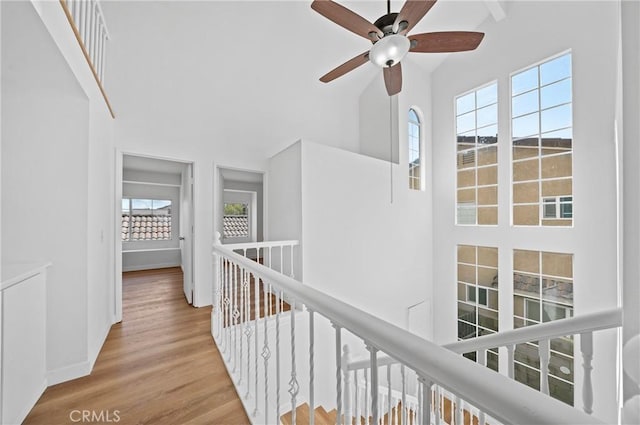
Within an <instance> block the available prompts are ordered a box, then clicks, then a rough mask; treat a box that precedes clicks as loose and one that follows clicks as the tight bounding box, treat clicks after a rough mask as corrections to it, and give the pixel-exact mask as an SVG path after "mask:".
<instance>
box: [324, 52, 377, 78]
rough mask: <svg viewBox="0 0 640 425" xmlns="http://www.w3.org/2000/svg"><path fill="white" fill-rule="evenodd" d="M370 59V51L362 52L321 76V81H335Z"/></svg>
mask: <svg viewBox="0 0 640 425" xmlns="http://www.w3.org/2000/svg"><path fill="white" fill-rule="evenodd" d="M368 61H369V52H368V51H367V52H364V53H360V54H359V55H358V56H356V57H355V58H353V59H349V60H348V61H346V62H345V63H343V64H342V65H340V66H339V67H337V68H335V69H333V70H331V71H329V72H327V73H326V74H325V75H323V76H322V77H320V81H322V82H323V83H328V82H329V81H333V80H335V79H336V78H338V77H342V76H343V75H344V74H346V73H347V72H349V71H353V70H354V69H356V68H357V67H359V66H360V65H362V64H365V63H367V62H368Z"/></svg>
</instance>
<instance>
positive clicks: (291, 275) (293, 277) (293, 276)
mask: <svg viewBox="0 0 640 425" xmlns="http://www.w3.org/2000/svg"><path fill="white" fill-rule="evenodd" d="M290 248H291V251H290V252H291V274H290V275H289V276H290V277H291V279H295V274H294V273H293V245H291V246H290Z"/></svg>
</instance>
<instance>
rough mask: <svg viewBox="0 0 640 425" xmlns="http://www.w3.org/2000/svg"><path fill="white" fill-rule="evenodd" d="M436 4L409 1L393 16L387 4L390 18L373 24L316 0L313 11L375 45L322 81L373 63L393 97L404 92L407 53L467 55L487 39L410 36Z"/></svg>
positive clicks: (457, 34)
mask: <svg viewBox="0 0 640 425" xmlns="http://www.w3.org/2000/svg"><path fill="white" fill-rule="evenodd" d="M436 1H437V0H407V1H406V2H405V4H404V5H403V6H402V9H401V10H400V12H399V13H391V0H387V14H386V15H384V16H381V17H380V18H378V20H377V21H375V22H374V23H373V24H372V23H371V22H369V21H367V20H366V19H364V18H363V17H362V16H360V15H358V14H357V13H354V12H352V11H351V10H349V9H347V8H346V7H344V6H342V5H340V4H338V3H335V2H333V1H331V0H314V2H313V3H311V8H312V9H313V10H315V11H316V12H318V13H319V14H321V15H322V16H324V17H325V18H327V19H329V20H331V21H333V22H335V23H336V24H338V25H340V26H341V27H343V28H346V29H348V30H349V31H351V32H353V33H355V34H358V35H359V36H361V37H364V38H366V39H368V40H369V41H371V42H372V43H373V46H372V47H371V49H370V50H369V51H367V52H364V53H361V54H359V55H358V56H356V57H354V58H353V59H350V60H348V61H347V62H345V63H343V64H342V65H340V66H338V67H337V68H335V69H333V70H332V71H330V72H328V73H327V74H325V75H323V76H322V77H321V78H320V81H322V82H323V83H328V82H329V81H333V80H335V79H336V78H338V77H341V76H343V75H344V74H346V73H347V72H349V71H353V70H354V69H356V68H357V67H359V66H360V65H363V64H365V63H366V62H367V61H371V62H372V63H374V64H375V65H377V66H379V67H381V68H382V69H383V74H384V83H385V86H386V88H387V93H389V96H393V95H394V94H397V93H399V92H400V90H402V68H401V65H400V61H401V60H402V59H403V58H404V57H405V55H406V54H407V53H409V52H414V53H451V52H464V51H469V50H474V49H475V48H476V47H478V45H479V44H480V42H481V41H482V38H483V37H484V33H481V32H470V31H444V32H427V33H422V34H415V35H411V36H409V35H407V33H408V32H409V31H410V30H411V29H412V28H413V27H414V26H415V25H416V24H417V23H418V22H420V20H421V19H422V18H423V17H424V16H425V15H426V14H427V12H428V11H429V9H431V8H432V7H433V5H434V4H435V3H436Z"/></svg>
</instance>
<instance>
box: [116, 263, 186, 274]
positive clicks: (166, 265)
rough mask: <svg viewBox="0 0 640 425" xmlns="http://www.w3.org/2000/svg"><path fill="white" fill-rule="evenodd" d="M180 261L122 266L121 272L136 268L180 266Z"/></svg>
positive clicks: (132, 270) (150, 268) (149, 268)
mask: <svg viewBox="0 0 640 425" xmlns="http://www.w3.org/2000/svg"><path fill="white" fill-rule="evenodd" d="M180 266H181V264H180V263H158V264H137V265H135V266H122V271H123V272H135V271H138V270H152V269H166V268H169V267H180Z"/></svg>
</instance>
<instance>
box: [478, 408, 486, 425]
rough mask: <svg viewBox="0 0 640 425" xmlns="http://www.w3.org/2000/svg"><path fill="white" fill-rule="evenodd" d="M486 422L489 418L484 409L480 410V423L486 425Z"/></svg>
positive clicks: (479, 424)
mask: <svg viewBox="0 0 640 425" xmlns="http://www.w3.org/2000/svg"><path fill="white" fill-rule="evenodd" d="M486 423H487V418H486V415H485V413H484V410H480V412H479V413H478V425H486Z"/></svg>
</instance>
